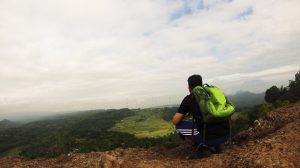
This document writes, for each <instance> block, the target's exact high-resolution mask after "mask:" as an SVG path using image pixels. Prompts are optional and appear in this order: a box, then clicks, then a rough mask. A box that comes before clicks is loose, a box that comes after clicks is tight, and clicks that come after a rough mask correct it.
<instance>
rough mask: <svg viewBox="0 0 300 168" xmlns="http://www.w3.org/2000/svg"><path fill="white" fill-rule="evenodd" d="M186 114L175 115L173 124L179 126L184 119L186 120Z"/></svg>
mask: <svg viewBox="0 0 300 168" xmlns="http://www.w3.org/2000/svg"><path fill="white" fill-rule="evenodd" d="M184 116H185V115H184V114H181V113H175V115H174V116H173V119H172V123H173V124H174V125H176V124H178V123H179V122H180V121H181V120H182V119H183V118H184Z"/></svg>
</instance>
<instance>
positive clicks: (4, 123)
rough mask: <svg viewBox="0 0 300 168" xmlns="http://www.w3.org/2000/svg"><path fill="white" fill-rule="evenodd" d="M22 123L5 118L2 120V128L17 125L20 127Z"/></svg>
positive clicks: (0, 122) (0, 123) (0, 128)
mask: <svg viewBox="0 0 300 168" xmlns="http://www.w3.org/2000/svg"><path fill="white" fill-rule="evenodd" d="M20 125H21V124H20V123H17V122H13V121H10V120H7V119H4V120H2V121H0V130H5V129H8V128H15V127H18V126H20Z"/></svg>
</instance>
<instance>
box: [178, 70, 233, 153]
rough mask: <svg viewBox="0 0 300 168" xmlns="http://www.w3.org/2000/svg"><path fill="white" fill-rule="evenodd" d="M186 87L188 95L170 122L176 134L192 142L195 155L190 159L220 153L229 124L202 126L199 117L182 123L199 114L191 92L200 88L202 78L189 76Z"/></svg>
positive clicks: (226, 121)
mask: <svg viewBox="0 0 300 168" xmlns="http://www.w3.org/2000/svg"><path fill="white" fill-rule="evenodd" d="M188 86H189V91H190V94H189V95H187V96H186V97H185V98H184V99H183V101H182V102H181V104H180V106H179V108H178V111H177V112H176V114H175V115H174V117H173V120H172V121H173V124H174V125H175V126H176V130H177V133H178V134H179V135H180V136H181V137H183V138H184V139H186V140H188V141H192V142H193V144H192V145H193V146H194V147H195V149H196V153H195V155H193V156H192V158H199V157H204V156H208V155H209V153H210V152H211V151H212V152H221V146H222V144H223V143H224V142H225V141H227V139H228V138H229V135H230V124H229V122H228V120H224V121H219V122H216V123H209V124H205V125H204V122H203V119H202V118H201V115H197V116H193V118H194V119H195V122H191V121H183V119H184V118H185V116H187V115H189V114H192V115H195V114H201V111H200V108H199V105H198V103H197V101H196V99H195V97H194V95H193V94H192V90H193V88H194V87H196V86H202V77H201V76H200V75H192V76H190V77H189V78H188ZM204 127H205V128H204ZM203 137H205V138H203ZM210 149H211V150H210Z"/></svg>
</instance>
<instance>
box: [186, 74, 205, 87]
mask: <svg viewBox="0 0 300 168" xmlns="http://www.w3.org/2000/svg"><path fill="white" fill-rule="evenodd" d="M188 84H189V88H191V89H194V87H196V86H202V77H201V75H196V74H195V75H192V76H190V77H189V78H188Z"/></svg>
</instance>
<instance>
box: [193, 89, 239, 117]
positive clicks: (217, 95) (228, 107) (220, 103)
mask: <svg viewBox="0 0 300 168" xmlns="http://www.w3.org/2000/svg"><path fill="white" fill-rule="evenodd" d="M193 95H194V96H195V98H196V101H197V103H198V105H199V108H200V111H201V117H202V120H203V122H204V123H214V122H218V121H223V120H227V119H229V118H230V116H231V115H232V114H233V113H234V109H235V108H234V106H233V104H232V103H231V102H230V101H229V100H228V99H227V97H226V96H225V95H224V93H223V92H222V90H221V89H219V88H218V87H216V86H211V85H208V84H204V85H203V86H196V87H195V88H194V89H193Z"/></svg>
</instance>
